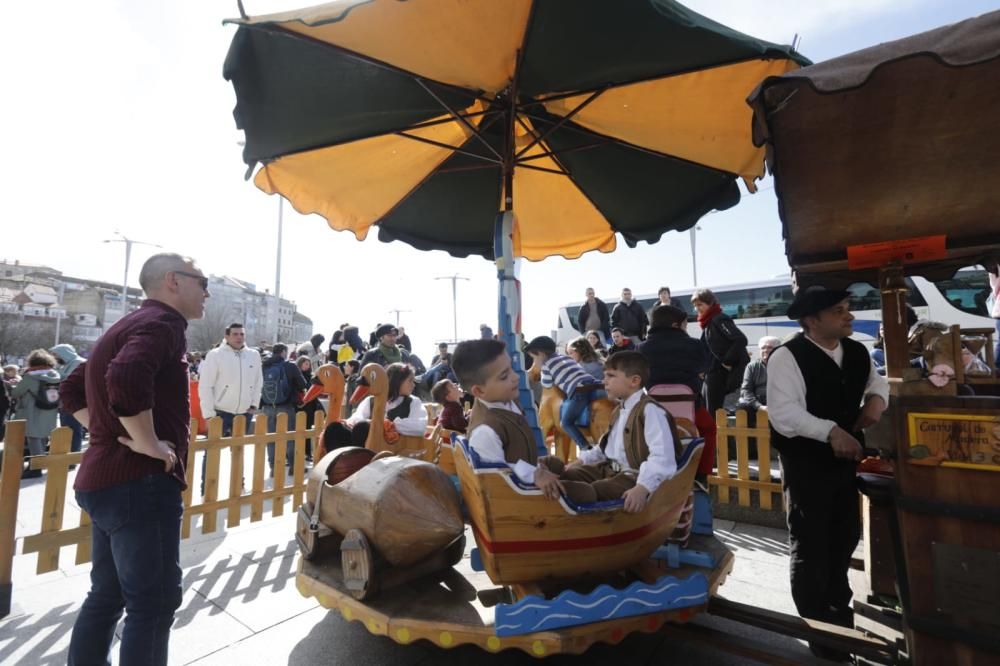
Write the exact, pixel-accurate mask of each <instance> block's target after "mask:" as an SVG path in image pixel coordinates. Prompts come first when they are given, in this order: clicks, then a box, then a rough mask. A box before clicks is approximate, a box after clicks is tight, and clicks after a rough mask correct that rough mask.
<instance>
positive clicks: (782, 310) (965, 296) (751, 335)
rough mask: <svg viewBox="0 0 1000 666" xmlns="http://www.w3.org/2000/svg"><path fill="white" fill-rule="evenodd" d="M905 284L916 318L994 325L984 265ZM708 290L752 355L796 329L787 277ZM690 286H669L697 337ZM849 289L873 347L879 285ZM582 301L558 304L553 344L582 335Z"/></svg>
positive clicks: (644, 301) (647, 302)
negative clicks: (763, 342)
mask: <svg viewBox="0 0 1000 666" xmlns="http://www.w3.org/2000/svg"><path fill="white" fill-rule="evenodd" d="M906 286H907V287H909V289H910V293H909V294H908V295H907V302H908V303H909V304H910V305H911V306H912V307H913V309H914V310H915V311H916V313H917V316H918V317H919V318H920V319H930V320H933V321H940V322H943V323H945V324H949V325H951V324H958V325H959V326H961V327H962V328H993V326H994V322H993V319H991V318H990V316H989V307H990V305H989V298H990V293H991V292H990V284H989V279H988V277H987V274H986V271H985V270H983V269H982V268H964V269H962V270H960V271H958V272H957V273H956V274H955V275H954V276H953V277H951V278H949V279H947V280H941V281H938V282H930V281H928V280H925V279H924V278H922V277H919V276H914V277H912V278H906ZM710 289H711V290H712V292H713V293H714V294H715V296H716V298H718V299H719V304H720V305H721V306H722V311H723V312H725V313H726V314H727V315H729V316H730V317H732V318H733V320H734V321H735V322H736V324H737V326H739V327H740V330H742V331H743V334H744V335H746V336H747V342H748V346H747V349H748V350H749V351H750V352H751V354H753V353H755V352H756V350H757V341H758V340H760V338H762V337H764V336H765V335H774V336H776V337H779V338H782V339H784V338H785V337H786V336H788V335H789V334H791V333H795V332H796V331H798V330H799V324H798V322H796V321H792V320H790V319H788V317H787V316H786V312H787V310H788V306H789V305H791V304H792V299H793V297H794V296H793V294H792V282H791V279H790V278H777V279H773V280H761V281H759V282H746V283H743V284H730V285H720V286H717V287H710ZM693 291H694V290H693V289H678V290H676V291H674V290H671V292H672V293H671V302H672V303H673V305H675V306H676V307H679V308H681V309H683V310H685V311H686V312H687V313H688V333H689V334H690V335H691V336H692V337H696V338H697V337H701V327H700V326H699V325H698V320H697V313H696V312H695V310H694V308H693V307H692V305H691V294H692V292H693ZM848 291H850V292H851V312H852V313H853V314H854V317H855V320H854V335H853V336H851V337H853V338H854V339H855V340H858V341H859V342H862V343H864V344H865V345H866V346H868V347H871V346H872V344H873V343H874V342H875V340H876V338H877V337H878V329H879V324H880V322H881V319H882V303H881V297H880V295H879V290H878V288H877V287H875V286H874V285H871V284H869V283H867V282H856V283H854V284H852V285H850V286H849V287H848ZM599 298H600V297H599ZM636 298H637V300H638V301H639V303H640V304H641V305H642V307H643V309H644V310H646V312H647V313H648V312H649V310H650V308H652V307H653V304H654V303H655V302H656V301H657V297H656V295H655V294H652V295H645V296H638V297H636ZM601 300H603V301H604V302H605V303H607V304H608V308H609V309H610V308H613V307H614V304H615V303H617V302H618V301H619V297H618V295H615V296H614V297H613V298H601ZM584 302H585V301H578V302H576V303H570V304H569V305H566V306H564V307H562V308H560V309H559V322H558V324H557V328H556V330H555V332H554V336H553V337H554V338H555V340H556V343H557V344H560V345H564V344H566V343H567V342H569V341H570V340H572V339H573V338H575V337H577V336H579V335H581V333H580V331H577V330H576V319H577V314H578V313H579V312H580V307H581V306H582V305H583V304H584Z"/></svg>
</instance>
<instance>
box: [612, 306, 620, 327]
mask: <svg viewBox="0 0 1000 666" xmlns="http://www.w3.org/2000/svg"><path fill="white" fill-rule="evenodd" d="M621 319H622V314H621V304H620V303H619V304H616V305H615V307H613V308H611V328H615V327H616V326H620V325H621Z"/></svg>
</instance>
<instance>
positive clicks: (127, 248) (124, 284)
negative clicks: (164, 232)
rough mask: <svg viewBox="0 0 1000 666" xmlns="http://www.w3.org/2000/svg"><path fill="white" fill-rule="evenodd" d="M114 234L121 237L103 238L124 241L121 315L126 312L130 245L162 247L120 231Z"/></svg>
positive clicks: (107, 241) (110, 241) (112, 241)
mask: <svg viewBox="0 0 1000 666" xmlns="http://www.w3.org/2000/svg"><path fill="white" fill-rule="evenodd" d="M115 233H116V234H118V235H119V236H121V238H110V239H105V241H104V242H105V243H125V277H124V278H122V316H123V317H124V316H125V315H127V314H128V265H129V262H130V261H131V259H132V246H133V245H149V246H151V247H163V246H161V245H157V244H156V243H147V242H145V241H138V240H135V239H132V238H128V237H127V236H125V234H123V233H122V232H120V231H115Z"/></svg>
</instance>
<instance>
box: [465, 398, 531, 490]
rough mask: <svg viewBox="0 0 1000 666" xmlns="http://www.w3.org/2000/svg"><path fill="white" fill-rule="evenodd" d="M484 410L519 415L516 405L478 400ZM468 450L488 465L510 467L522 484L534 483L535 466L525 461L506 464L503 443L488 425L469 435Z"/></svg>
mask: <svg viewBox="0 0 1000 666" xmlns="http://www.w3.org/2000/svg"><path fill="white" fill-rule="evenodd" d="M479 402H481V403H482V404H483V407H485V408H486V409H506V410H507V411H508V412H514V413H515V414H521V413H522V412H521V408H520V407H518V406H517V403H515V402H513V401H511V402H487V401H485V400H480V401H479ZM469 448H470V449H472V450H473V451H475V452H476V453H477V454H479V459H480V460H481V461H483V462H488V463H503V464H505V465H507V466H508V467H510V469H511V470H512V471H513V472H514V475H515V476H517V478H518V479H520V480H521V482H522V483H527V484H532V483H534V482H535V466H534V465H532V464H531V463H529V462H528V461H527V460H518V461H517V462H516V463H509V462H507V459H506V457H504V453H503V441H502V440H501V439H500V435H498V434H497V432H496V430H494V429H493V428H491V427H489V426H488V425H478V426H476V427H475V428H473V429H472V431H471V432H470V433H469Z"/></svg>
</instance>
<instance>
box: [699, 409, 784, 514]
mask: <svg viewBox="0 0 1000 666" xmlns="http://www.w3.org/2000/svg"><path fill="white" fill-rule="evenodd" d="M735 420H736V423H735V425H729V417H728V416H727V414H726V410H724V409H719V410H716V412H715V424H716V427H717V428H718V431H717V434H716V463H717V469H716V473H715V475H713V476H710V477H709V478H708V482H709V483H710V484H711V485H714V486H716V487H717V488H718V491H719V496H718V501H719V502H720V503H726V504H729V503H733V491H734V490H735V492H736V498H737V502H738V504H739V505H740V506H743V507H749V506H750V505H751V501H750V491H752V490H755V491H757V493H758V495H759V502H758V503H759V506H760V508H761V509H765V510H770V509H772V508H773V507H774V501H775V499H776V500H777V502H778V506H781V483H780V482H774V481H772V480H771V431H770V428H768V421H767V412H766V411H763V410H762V411H758V412H757V423H756V426H755V427H753V428H751V427H748V426H747V412H746V411H744V410H742V409H740V410H736V419H735ZM730 437H732V438H733V439H734V440H735V442H736V476H732V474H730V471H729V461H730V458H729V438H730ZM751 440H753V441H754V442H755V443H756V445H757V469H758V474H757V478H756V479H755V478H754V476H753V470H752V469H751V468H750V460H751V456H750V442H751ZM775 495H777V498H775V497H774V496H775Z"/></svg>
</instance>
